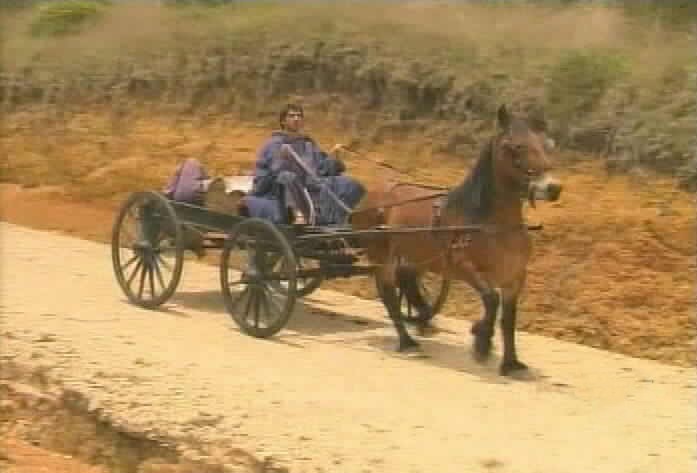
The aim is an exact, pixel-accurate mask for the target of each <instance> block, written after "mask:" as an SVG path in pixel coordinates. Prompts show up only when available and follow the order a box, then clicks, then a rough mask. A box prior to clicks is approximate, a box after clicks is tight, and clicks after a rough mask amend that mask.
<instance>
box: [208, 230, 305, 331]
mask: <svg viewBox="0 0 697 473" xmlns="http://www.w3.org/2000/svg"><path fill="white" fill-rule="evenodd" d="M296 272H297V262H296V259H295V255H294V253H293V250H292V249H291V247H290V245H289V244H288V241H287V239H286V237H285V236H284V235H283V234H282V233H281V232H280V231H279V230H278V229H277V228H276V227H275V226H274V225H273V224H271V223H270V222H268V221H266V220H262V219H257V218H250V219H247V220H244V221H243V222H241V223H240V224H239V225H237V226H236V227H235V229H234V230H233V232H232V234H231V235H230V237H229V238H228V240H227V241H226V242H225V247H224V248H223V252H222V255H221V259H220V284H221V291H222V294H223V300H224V302H225V307H226V308H227V310H228V312H229V313H230V315H231V316H232V318H233V319H234V320H235V322H236V323H237V325H238V326H239V327H240V329H242V331H243V332H245V333H247V334H249V335H252V336H254V337H259V338H267V337H271V336H272V335H275V334H276V333H277V332H278V331H279V330H281V329H282V328H283V327H284V326H285V325H286V323H287V322H288V319H289V318H290V316H291V315H292V313H293V307H294V305H295V299H296V296H297V291H296V290H297V278H296ZM281 286H283V290H281Z"/></svg>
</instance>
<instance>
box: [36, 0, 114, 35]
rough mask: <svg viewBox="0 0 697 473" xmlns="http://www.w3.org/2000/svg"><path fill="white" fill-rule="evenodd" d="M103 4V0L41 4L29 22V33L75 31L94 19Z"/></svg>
mask: <svg viewBox="0 0 697 473" xmlns="http://www.w3.org/2000/svg"><path fill="white" fill-rule="evenodd" d="M104 4H105V2H103V1H93V0H63V1H58V2H52V3H46V4H43V5H41V6H40V7H39V10H38V15H37V17H36V19H35V20H34V21H33V22H32V23H31V33H32V34H33V35H35V36H56V35H63V34H69V33H75V32H77V31H79V30H80V29H82V28H83V27H84V26H85V25H86V24H88V23H92V22H94V21H96V19H97V18H98V16H99V15H100V13H101V7H102V6H103V5H104Z"/></svg>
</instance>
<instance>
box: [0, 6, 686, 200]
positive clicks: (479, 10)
mask: <svg viewBox="0 0 697 473" xmlns="http://www.w3.org/2000/svg"><path fill="white" fill-rule="evenodd" d="M638 3H640V4H641V5H638V4H637V3H636V2H629V3H628V2H623V1H615V2H611V1H608V2H574V1H557V2H468V3H453V4H447V3H445V4H443V3H438V4H436V3H429V2H409V3H400V4H399V5H396V4H394V3H392V2H382V3H375V2H343V3H335V2H332V3H331V4H328V3H327V2H306V3H304V4H303V5H302V6H300V7H299V6H298V4H297V3H296V2H293V4H285V3H281V2H271V1H255V2H230V1H202V0H196V1H194V0H187V1H168V2H160V3H158V2H147V3H146V2H123V3H121V2H111V3H108V2H102V1H95V0H62V1H53V2H50V3H49V4H42V3H41V2H38V4H37V5H35V6H33V7H31V8H16V9H9V10H6V12H7V13H6V14H4V16H3V18H4V19H3V21H2V25H0V27H1V28H2V30H3V31H4V35H5V36H4V49H5V54H4V55H3V61H2V63H1V66H2V67H1V70H0V74H1V76H0V101H1V102H2V107H3V110H4V111H5V112H13V111H18V110H22V109H23V108H24V107H27V106H36V105H37V104H50V105H52V106H55V105H58V106H60V107H63V109H64V110H67V109H68V108H70V107H74V106H75V105H80V106H82V105H90V104H99V105H101V106H108V107H110V108H111V110H112V112H113V113H115V114H124V113H128V112H129V110H131V109H132V108H133V107H134V106H139V105H143V104H148V107H161V108H165V109H166V110H167V111H168V113H203V114H210V113H230V112H232V113H235V114H236V115H237V116H238V117H240V118H242V119H258V118H262V119H263V118H269V119H271V118H272V117H273V111H274V110H275V108H276V106H277V104H278V103H279V102H282V101H285V100H288V99H289V98H292V97H300V98H302V99H303V100H304V101H306V102H309V103H312V104H313V105H314V106H315V109H316V110H322V111H323V113H325V112H326V113H327V118H328V120H333V121H334V122H336V125H338V126H341V127H344V128H346V127H348V128H349V129H352V130H354V131H355V135H356V139H357V140H358V139H360V140H363V141H365V140H368V141H369V142H379V141H381V140H383V139H385V138H390V137H391V138H402V137H405V136H407V137H408V136H419V137H423V139H424V142H426V143H427V144H428V145H429V146H430V147H431V149H432V150H433V151H434V152H445V153H448V154H451V155H460V156H464V157H470V156H473V155H474V154H475V153H476V149H475V148H476V146H477V145H476V143H478V142H479V136H480V133H481V130H483V129H487V127H488V126H489V125H491V118H492V115H493V114H492V111H493V110H494V109H495V108H496V106H498V104H500V103H501V102H510V103H513V104H514V106H517V107H520V108H530V107H536V108H540V109H543V110H544V111H545V113H546V115H547V117H548V118H549V120H550V123H551V125H552V130H551V131H552V134H553V136H554V137H555V138H556V139H557V141H558V142H559V143H560V144H561V145H562V146H564V147H566V148H571V149H578V150H582V151H588V152H592V153H596V154H602V155H604V156H607V163H608V168H609V169H611V170H627V169H631V168H634V167H635V166H637V165H640V166H648V167H652V168H654V169H657V170H659V171H662V172H666V173H668V174H671V175H677V176H679V177H681V179H682V180H683V183H685V184H686V185H687V186H692V187H696V186H697V161H695V157H694V150H695V145H696V141H695V116H696V114H695V97H696V96H697V95H696V94H697V81H695V61H694V39H695V34H694V29H690V28H689V27H688V25H690V23H689V20H686V18H691V17H690V16H688V15H687V14H689V13H690V12H691V11H692V10H691V9H693V8H694V7H693V3H689V2H688V3H685V2H681V1H675V2H660V3H656V2H647V1H643V2H638ZM8 5H9V4H8ZM647 12H651V13H653V16H652V15H649V14H648V13H647ZM683 13H686V14H685V15H683ZM69 106H70V107H69Z"/></svg>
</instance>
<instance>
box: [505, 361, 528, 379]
mask: <svg viewBox="0 0 697 473" xmlns="http://www.w3.org/2000/svg"><path fill="white" fill-rule="evenodd" d="M527 369H528V365H526V364H525V363H522V362H520V361H518V360H512V361H504V362H503V363H501V367H500V368H499V373H500V374H501V376H508V375H510V374H513V373H515V372H517V371H526V370H527Z"/></svg>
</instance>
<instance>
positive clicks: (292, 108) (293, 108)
mask: <svg viewBox="0 0 697 473" xmlns="http://www.w3.org/2000/svg"><path fill="white" fill-rule="evenodd" d="M290 112H300V114H301V115H303V116H304V115H305V112H304V111H303V108H302V106H301V105H300V104H297V103H289V104H288V105H286V106H285V107H283V110H281V113H280V115H279V117H278V122H279V124H280V125H281V128H283V122H285V121H286V116H288V113H290Z"/></svg>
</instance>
